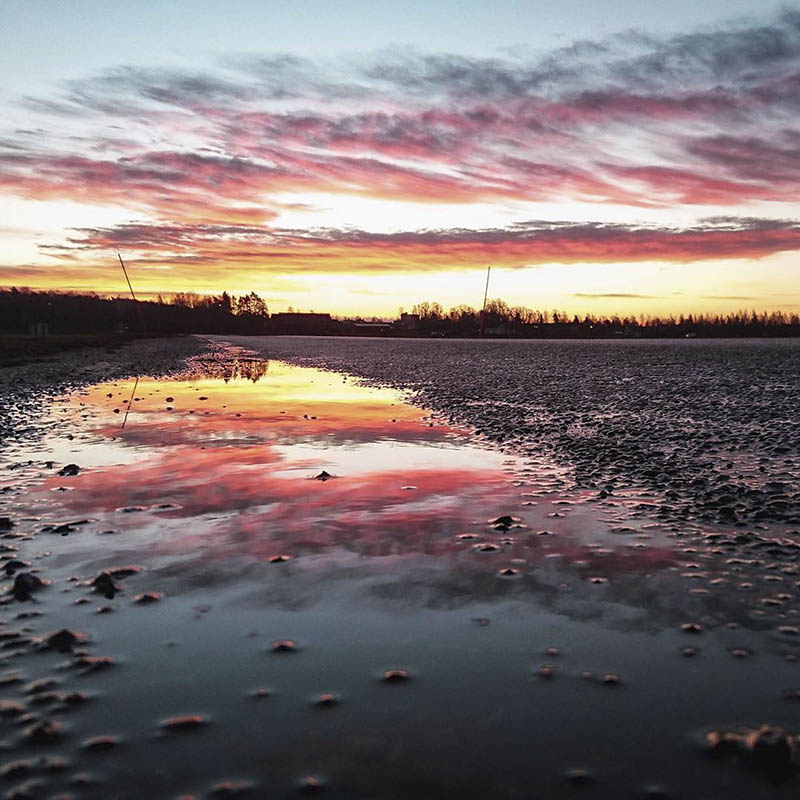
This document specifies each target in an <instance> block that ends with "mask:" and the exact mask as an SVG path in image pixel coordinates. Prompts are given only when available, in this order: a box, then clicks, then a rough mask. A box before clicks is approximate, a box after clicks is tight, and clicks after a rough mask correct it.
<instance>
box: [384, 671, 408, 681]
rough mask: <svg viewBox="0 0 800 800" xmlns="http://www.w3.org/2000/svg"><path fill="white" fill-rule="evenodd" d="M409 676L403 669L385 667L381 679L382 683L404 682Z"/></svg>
mask: <svg viewBox="0 0 800 800" xmlns="http://www.w3.org/2000/svg"><path fill="white" fill-rule="evenodd" d="M409 678H410V676H409V674H408V672H407V671H406V670H404V669H387V670H386V672H384V673H383V678H382V679H381V680H382V681H383V682H384V683H406V682H407V681H408V680H409Z"/></svg>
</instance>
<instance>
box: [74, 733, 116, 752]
mask: <svg viewBox="0 0 800 800" xmlns="http://www.w3.org/2000/svg"><path fill="white" fill-rule="evenodd" d="M118 744H119V739H118V738H117V737H116V736H93V737H91V738H90V739H86V740H85V741H84V742H83V745H82V747H83V749H84V750H87V751H89V752H91V753H97V752H100V751H105V750H111V749H113V748H114V747H116V746H117V745H118Z"/></svg>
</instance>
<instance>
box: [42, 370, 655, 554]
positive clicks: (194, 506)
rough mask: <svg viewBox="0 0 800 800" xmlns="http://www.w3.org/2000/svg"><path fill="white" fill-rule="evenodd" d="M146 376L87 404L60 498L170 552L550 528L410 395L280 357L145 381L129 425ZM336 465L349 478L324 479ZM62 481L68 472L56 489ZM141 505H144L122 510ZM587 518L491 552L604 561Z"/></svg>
mask: <svg viewBox="0 0 800 800" xmlns="http://www.w3.org/2000/svg"><path fill="white" fill-rule="evenodd" d="M132 388H133V384H132V383H117V384H104V385H99V386H96V387H94V388H92V389H90V390H88V391H87V392H85V393H83V394H82V395H81V396H80V397H78V398H77V399H76V400H75V401H74V403H75V404H78V403H80V406H79V408H80V412H81V414H82V415H83V416H84V417H85V418H86V419H87V420H88V422H89V426H90V428H91V429H92V430H91V436H92V438H91V441H90V443H88V444H86V445H82V449H81V458H82V460H83V463H82V466H83V467H84V469H82V471H81V473H80V474H79V475H78V476H77V477H75V478H72V479H71V480H70V484H69V485H70V487H71V488H72V491H70V492H68V493H66V494H64V495H63V496H62V497H61V498H60V500H61V502H62V503H64V505H65V506H66V508H67V509H68V513H69V514H70V515H74V516H75V517H90V516H91V517H96V518H99V520H100V524H102V525H104V526H106V527H113V528H120V529H121V530H123V531H124V532H125V533H131V532H133V533H136V534H138V535H140V536H142V537H143V540H149V539H150V538H151V537H152V536H153V535H154V534H155V535H156V536H157V538H158V545H157V546H158V548H159V550H160V551H161V552H163V553H164V554H167V553H171V554H173V555H178V556H180V555H181V554H193V555H202V557H204V558H205V557H207V558H210V559H217V558H231V557H241V556H244V557H249V558H254V559H257V560H262V559H265V558H269V557H270V556H273V555H277V554H281V553H288V554H291V555H294V556H302V555H304V554H309V553H320V552H333V551H334V550H337V549H338V550H342V549H344V550H346V551H350V552H353V553H357V554H359V555H362V556H371V557H376V556H381V557H386V556H404V557H408V556H421V555H429V556H430V555H444V554H458V553H460V552H464V553H466V554H469V553H470V552H471V547H472V545H473V544H474V543H475V541H473V540H466V541H465V540H459V539H457V538H456V537H457V535H458V534H459V533H463V532H474V533H476V534H477V535H478V536H479V537H480V538H481V539H487V540H491V541H496V542H500V541H501V540H502V539H504V538H507V537H505V536H504V535H503V533H502V532H497V531H492V530H491V529H490V528H489V526H488V524H487V521H488V520H489V519H490V518H492V517H495V516H499V515H502V514H507V513H514V514H515V515H519V516H526V521H527V522H529V524H530V525H531V528H533V527H535V526H536V525H539V526H541V527H544V526H545V525H544V523H545V518H544V513H545V512H544V510H543V508H542V509H537V510H534V509H532V508H531V509H525V511H526V512H527V515H523V513H522V512H521V502H522V498H521V497H520V494H521V493H522V492H523V491H525V487H521V486H519V485H517V486H515V485H513V484H512V482H511V477H512V476H511V475H510V471H511V472H514V471H515V469H516V468H521V467H522V464H521V463H520V462H516V461H515V460H514V459H510V460H509V458H508V457H507V456H506V455H504V454H502V453H499V452H497V451H491V450H483V449H481V448H478V447H476V446H475V444H474V443H471V442H470V441H469V439H468V438H467V436H466V434H465V433H464V432H463V431H458V430H454V429H451V428H449V427H447V426H442V425H435V426H433V427H431V426H429V424H428V422H427V421H426V420H425V419H424V412H422V411H421V410H420V409H417V408H413V407H411V406H409V405H407V404H405V403H403V402H402V398H401V396H400V395H399V394H398V393H397V392H395V391H391V390H386V389H376V388H370V387H364V386H358V385H356V384H354V383H352V382H351V381H349V380H347V381H345V380H343V378H342V376H340V375H336V374H331V373H323V372H320V371H317V370H313V369H306V368H299V367H290V366H287V365H283V364H276V363H274V362H271V363H270V365H269V370H268V372H267V373H266V374H265V375H264V377H262V378H261V379H260V380H258V381H257V382H252V381H248V380H232V381H229V382H225V381H223V380H220V379H209V378H200V379H196V380H192V381H179V380H162V381H157V380H153V379H145V380H140V381H139V383H138V386H137V397H136V399H134V401H133V403H132V411H131V413H130V415H129V417H128V421H127V424H126V426H125V428H124V429H123V428H122V417H123V414H124V409H125V403H124V402H123V401H125V400H127V399H129V398H130V395H131V390H132ZM108 394H111V395H112V396H111V397H110V398H109V397H108ZM167 398H172V399H171V400H170V401H169V402H168V401H167ZM200 398H206V399H202V400H201V399H200ZM168 407H169V408H171V410H167V409H168ZM115 409H119V410H120V413H114V410H115ZM87 467H88V468H87ZM321 470H326V471H327V472H328V473H330V474H331V475H333V476H335V477H334V478H332V479H331V480H327V481H319V480H314V479H313V476H314V475H315V474H317V473H319V472H320V471H321ZM518 477H519V473H518ZM63 482H64V480H63V479H62V478H58V477H53V478H50V479H48V480H47V481H46V482H45V484H44V487H43V488H44V490H50V489H53V488H55V487H57V486H59V485H62V484H63ZM528 491H530V487H528ZM160 506H164V507H163V508H161V507H160ZM131 507H134V508H141V509H143V510H140V511H137V512H129V513H126V512H123V511H120V509H123V508H131ZM534 517H535V518H534ZM546 521H547V522H553V520H546ZM548 527H549V526H548ZM573 527H574V528H575V530H573V531H571V533H574V534H576V535H575V536H559V537H540V536H537V535H536V534H535V533H534V532H531V530H530V529H528V528H523V529H519V530H516V529H512V530H511V531H510V532H509V537H510V538H509V540H508V541H507V542H505V543H504V544H502V550H501V551H500V552H498V553H494V554H490V555H484V554H481V555H479V556H476V557H477V558H478V562H477V563H478V564H481V565H483V566H487V567H488V568H489V569H491V570H494V569H496V568H497V566H500V565H502V564H506V563H508V561H509V560H510V559H522V560H524V561H526V562H537V561H542V560H544V559H546V558H547V557H548V556H550V555H552V554H553V553H554V552H559V553H561V554H562V555H563V556H564V557H566V558H568V559H569V560H584V561H588V562H589V563H592V562H594V561H597V560H600V559H598V558H597V557H596V554H595V553H594V552H593V551H592V549H591V547H589V546H587V544H586V543H585V542H584V541H582V540H581V536H580V535H579V533H580V532H579V530H578V528H579V527H580V524H578V525H577V527H576V526H573ZM567 532H569V529H568V528H567V530H565V531H564V533H567ZM126 538H128V537H126ZM512 540H513V541H512ZM665 560H668V557H667V555H666V554H665V552H664V551H662V550H657V549H653V550H643V551H634V550H633V549H630V548H628V549H626V550H624V551H622V550H621V551H620V553H615V554H614V557H613V558H612V559H609V557H608V556H607V555H606V556H604V557H603V559H602V565H603V567H604V568H606V569H608V568H615V569H628V568H630V567H631V566H633V565H634V564H638V565H640V566H641V565H646V564H649V565H651V566H655V565H657V564H661V563H665Z"/></svg>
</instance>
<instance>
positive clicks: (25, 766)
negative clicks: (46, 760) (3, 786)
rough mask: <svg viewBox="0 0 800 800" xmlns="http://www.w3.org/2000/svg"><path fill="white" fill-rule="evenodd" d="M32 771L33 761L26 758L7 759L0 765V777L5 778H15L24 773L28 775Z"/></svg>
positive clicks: (20, 776)
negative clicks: (6, 761) (7, 760)
mask: <svg viewBox="0 0 800 800" xmlns="http://www.w3.org/2000/svg"><path fill="white" fill-rule="evenodd" d="M32 771H33V763H32V762H31V761H28V760H27V759H20V760H18V761H9V762H8V763H7V764H3V766H2V767H0V777H2V778H5V779H6V780H9V781H11V780H16V779H17V778H22V777H23V776H25V775H29V774H30V773H31V772H32Z"/></svg>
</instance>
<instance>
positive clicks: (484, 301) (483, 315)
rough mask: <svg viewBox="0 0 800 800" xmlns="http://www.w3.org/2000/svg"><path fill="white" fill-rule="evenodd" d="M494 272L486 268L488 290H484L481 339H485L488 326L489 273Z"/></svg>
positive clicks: (489, 267)
mask: <svg viewBox="0 0 800 800" xmlns="http://www.w3.org/2000/svg"><path fill="white" fill-rule="evenodd" d="M491 271H492V268H491V266H488V267H486V288H485V289H484V290H483V308H481V314H480V317H481V330H480V334H479V335H480V337H481V338H483V337H484V335H485V334H484V330H483V329H484V325H485V324H486V299H487V298H488V297H489V273H490V272H491Z"/></svg>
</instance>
